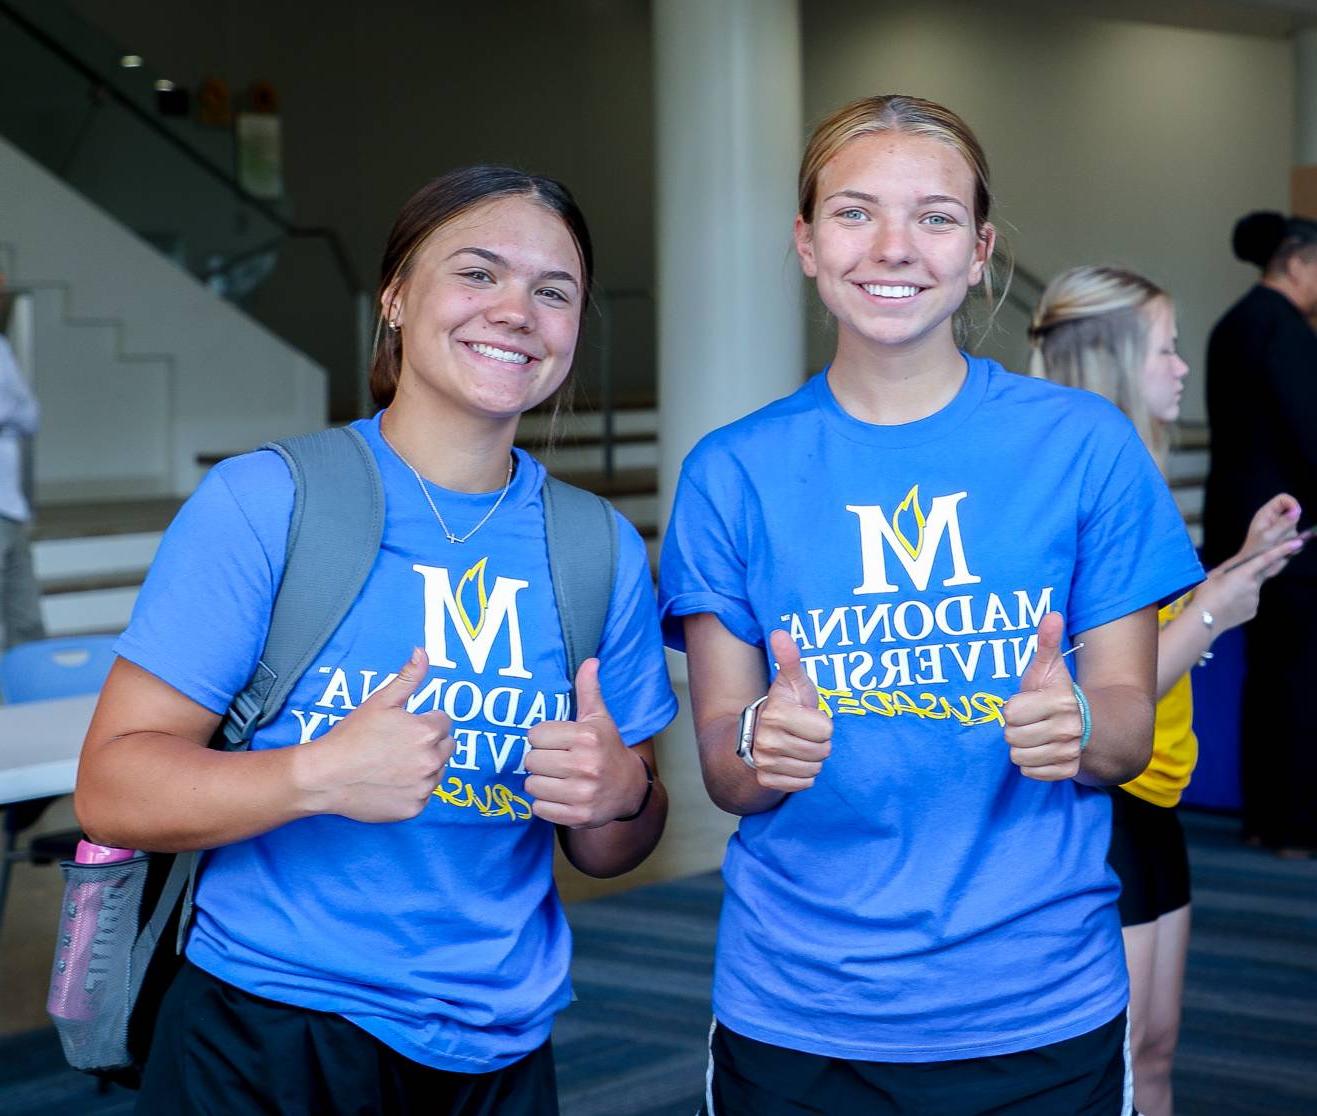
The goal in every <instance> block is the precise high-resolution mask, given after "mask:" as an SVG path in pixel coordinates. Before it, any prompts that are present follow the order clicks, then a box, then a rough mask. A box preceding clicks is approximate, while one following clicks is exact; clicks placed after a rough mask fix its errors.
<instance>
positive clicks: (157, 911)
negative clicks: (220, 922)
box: [128, 852, 198, 1004]
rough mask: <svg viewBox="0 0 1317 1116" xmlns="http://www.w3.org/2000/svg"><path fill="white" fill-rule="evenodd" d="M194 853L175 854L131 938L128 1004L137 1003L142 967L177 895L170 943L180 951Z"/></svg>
mask: <svg viewBox="0 0 1317 1116" xmlns="http://www.w3.org/2000/svg"><path fill="white" fill-rule="evenodd" d="M197 858H198V854H197V853H194V852H190V853H179V854H178V855H177V856H175V857H174V863H173V864H171V865H170V867H169V875H168V876H166V877H165V882H164V886H163V887H162V888H161V890H160V895H159V897H158V898H157V899H156V903H155V907H154V908H153V909H152V911H151V917H150V918H149V919H148V920H147V922H146V925H145V926H143V927H142V928H141V929H140V930H139V931H138V932H137V937H136V938H134V939H133V949H132V953H131V955H130V957H129V962H128V1003H129V1004H135V1003H137V993H138V992H140V991H141V990H142V981H143V979H145V977H146V970H147V968H148V967H149V966H150V964H151V958H152V957H153V956H155V949H156V945H157V944H158V943H159V941H160V935H161V934H163V933H164V931H165V924H166V923H167V922H168V921H169V916H170V915H172V914H173V913H174V908H175V907H177V906H178V901H179V899H180V897H181V898H182V899H183V904H184V905H183V914H182V915H181V916H180V918H179V922H178V940H177V941H176V942H175V943H174V944H175V947H176V949H177V951H178V952H179V953H182V952H183V942H184V939H185V938H186V937H187V925H188V922H189V920H190V918H191V914H192V901H191V900H192V879H193V876H194V875H195V874H196V865H197Z"/></svg>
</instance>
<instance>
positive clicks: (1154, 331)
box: [1139, 298, 1189, 422]
mask: <svg viewBox="0 0 1317 1116" xmlns="http://www.w3.org/2000/svg"><path fill="white" fill-rule="evenodd" d="M1141 313H1142V314H1143V315H1144V317H1145V318H1146V319H1147V322H1148V355H1147V357H1146V359H1145V360H1144V362H1143V372H1142V375H1141V376H1140V377H1139V386H1140V388H1141V389H1142V391H1143V400H1144V402H1145V403H1146V404H1147V406H1148V414H1149V415H1151V416H1152V417H1153V418H1154V419H1157V420H1158V421H1160V422H1174V421H1175V420H1176V419H1177V418H1179V417H1180V401H1181V399H1182V398H1183V397H1184V378H1185V376H1187V375H1188V374H1189V366H1188V365H1187V364H1185V362H1184V361H1183V360H1182V359H1181V358H1180V354H1179V353H1178V352H1176V349H1175V342H1176V336H1177V335H1176V329H1175V308H1174V307H1173V306H1172V305H1171V303H1170V300H1169V299H1165V298H1155V299H1153V300H1152V301H1151V302H1149V303H1148V304H1147V305H1146V306H1145V307H1144V308H1143V310H1142V311H1141Z"/></svg>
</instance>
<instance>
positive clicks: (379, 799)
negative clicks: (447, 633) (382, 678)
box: [293, 647, 453, 822]
mask: <svg viewBox="0 0 1317 1116" xmlns="http://www.w3.org/2000/svg"><path fill="white" fill-rule="evenodd" d="M429 669H430V661H429V659H428V658H427V657H426V654H425V652H424V651H423V650H422V649H421V648H419V647H418V648H416V649H415V650H414V651H413V652H412V655H411V658H409V659H408V660H407V662H406V663H404V664H403V667H402V669H401V670H399V671H398V674H397V676H396V677H394V678H393V679H392V680H391V681H389V682H387V683H385V684H384V685H383V686H381V687H380V688H379V689H378V690H376V691H375V692H374V693H373V694H371V696H370V697H369V698H367V699H366V700H365V701H363V702H362V703H361V704H360V705H359V706H357V708H356V709H354V710H353V711H352V712H351V713H349V714H348V715H347V716H346V717H344V718H343V720H341V721H340V722H339V723H338V724H336V725H335V726H334V727H333V728H332V729H330V730H329V732H327V733H325V735H324V736H322V737H320V738H318V739H317V740H313V741H311V742H310V743H309V744H305V745H302V747H301V749H300V750H299V755H298V756H297V760H298V761H300V762H298V763H296V764H295V765H294V776H293V777H294V779H295V780H296V781H297V782H298V783H299V785H300V787H301V789H302V790H303V791H304V792H305V793H306V795H307V797H308V800H309V802H310V803H311V804H312V805H311V809H310V810H308V812H309V813H320V814H341V815H343V816H344V817H347V818H353V819H355V820H356V821H363V822H391V821H402V820H404V819H406V818H414V817H415V816H416V815H417V814H419V813H420V812H421V811H422V810H423V809H424V808H425V806H426V803H428V802H429V801H430V795H431V794H433V793H434V788H435V787H436V786H437V785H438V784H439V780H440V777H441V776H442V775H443V770H444V766H445V765H446V764H447V763H448V760H449V759H450V758H451V757H452V754H453V738H452V736H451V735H450V733H451V731H452V723H451V722H450V721H449V719H448V717H447V715H446V714H443V713H409V712H407V699H408V698H409V697H411V696H412V694H413V693H414V692H415V691H416V688H417V686H419V685H420V684H421V682H423V681H424V679H425V676H426V673H427V672H428V671H429Z"/></svg>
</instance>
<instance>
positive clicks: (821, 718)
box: [751, 631, 832, 794]
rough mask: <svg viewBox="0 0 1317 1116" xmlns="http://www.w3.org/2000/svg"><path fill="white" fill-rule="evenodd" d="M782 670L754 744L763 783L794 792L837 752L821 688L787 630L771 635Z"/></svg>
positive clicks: (757, 726) (770, 689)
mask: <svg viewBox="0 0 1317 1116" xmlns="http://www.w3.org/2000/svg"><path fill="white" fill-rule="evenodd" d="M768 641H769V647H770V648H771V649H772V652H773V657H774V658H775V659H776V660H777V676H776V677H775V678H774V679H773V681H772V684H771V685H770V686H769V687H768V697H767V700H766V701H765V702H764V704H763V705H761V706H760V707H759V712H758V716H757V718H756V720H755V730H754V745H753V748H752V750H751V755H752V758H753V759H754V764H755V777H756V778H757V779H758V781H759V785H760V786H762V787H768V788H770V789H772V790H778V791H785V792H786V793H788V794H793V793H795V792H796V791H802V790H806V789H807V788H809V787H812V786H813V785H814V780H815V779H816V778H817V777H818V773H819V772H820V771H822V770H823V761H824V760H825V759H827V758H828V756H829V755H830V754H831V752H832V718H831V717H829V716H828V715H827V714H826V713H825V712H823V710H822V709H820V708H819V693H818V690H816V689H815V688H814V683H813V682H811V681H810V678H809V675H808V674H806V673H805V668H804V667H803V666H802V665H801V662H800V649H799V648H798V647H797V646H796V642H795V640H793V639H792V638H791V637H790V636H789V635H788V634H787V633H786V632H784V631H776V632H773V633H772V634H771V635H770V636H769V637H768Z"/></svg>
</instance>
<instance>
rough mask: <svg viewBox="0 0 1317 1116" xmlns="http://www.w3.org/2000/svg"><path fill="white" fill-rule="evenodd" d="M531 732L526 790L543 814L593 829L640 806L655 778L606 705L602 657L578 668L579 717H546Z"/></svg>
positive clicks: (536, 811)
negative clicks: (601, 678) (601, 677)
mask: <svg viewBox="0 0 1317 1116" xmlns="http://www.w3.org/2000/svg"><path fill="white" fill-rule="evenodd" d="M527 735H528V738H529V740H530V743H531V750H530V752H529V753H528V754H527V756H526V770H527V771H528V772H529V773H530V774H529V775H528V776H527V778H526V793H527V794H529V795H531V796H532V797H533V799H534V801H533V802H532V803H531V811H532V812H533V813H534V814H535V816H536V817H537V818H543V819H544V820H545V821H549V822H553V823H554V824H556V825H565V826H569V827H570V828H572V829H593V828H595V827H596V826H601V825H607V824H608V823H609V822H611V821H615V820H616V819H617V818H621V817H625V816H626V815H628V814H631V813H633V812H634V811H635V810H636V808H637V807H638V806H639V805H640V803H641V801H642V799H643V798H644V795H645V790H646V788H647V786H648V783H649V779H648V776H647V775H646V773H645V767H644V764H642V763H641V761H640V758H639V757H638V756H634V755H631V754H630V752H631V750H630V749H629V748H628V747H627V746H626V745H625V744H624V743H622V737H621V736H619V735H618V731H617V725H616V724H615V723H614V722H613V717H612V714H610V713H609V712H608V706H607V705H606V704H605V703H604V695H603V691H602V690H601V689H600V687H599V660H598V659H586V660H585V662H583V663H582V664H581V668H580V670H578V671H577V672H576V720H574V721H541V722H540V723H539V724H537V725H534V726H533V727H532V728H531V730H530V732H529V733H528V734H527Z"/></svg>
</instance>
